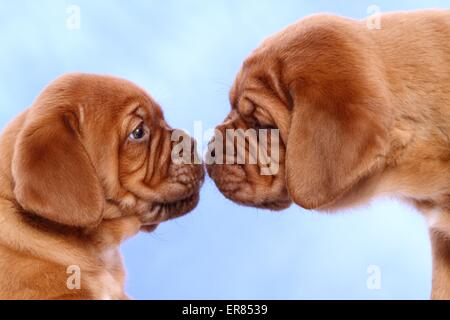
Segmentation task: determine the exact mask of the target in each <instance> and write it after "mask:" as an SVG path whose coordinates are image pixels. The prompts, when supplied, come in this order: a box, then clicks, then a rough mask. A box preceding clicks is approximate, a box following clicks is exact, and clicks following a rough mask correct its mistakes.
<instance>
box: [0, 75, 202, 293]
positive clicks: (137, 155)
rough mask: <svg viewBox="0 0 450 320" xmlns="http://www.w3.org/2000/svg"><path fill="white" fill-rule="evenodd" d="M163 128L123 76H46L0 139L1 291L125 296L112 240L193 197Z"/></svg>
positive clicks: (189, 172)
mask: <svg viewBox="0 0 450 320" xmlns="http://www.w3.org/2000/svg"><path fill="white" fill-rule="evenodd" d="M172 132H173V130H172V129H171V128H170V127H169V125H168V124H167V123H166V122H165V121H164V118H163V113H162V111H161V108H160V107H159V106H158V104H157V103H156V102H155V101H153V100H152V98H151V97H150V96H149V95H148V94H147V93H145V92H144V91H143V90H142V89H140V88H138V87H137V86H135V85H134V84H132V83H130V82H128V81H125V80H120V79H116V78H112V77H104V76H95V75H87V74H69V75H66V76H63V77H61V78H60V79H58V80H56V81H55V82H53V83H52V84H50V85H49V86H48V87H47V88H46V89H45V91H44V92H43V93H42V94H41V95H40V96H39V97H38V98H37V100H36V102H35V103H34V104H33V106H32V107H31V108H29V109H28V110H27V111H25V112H24V113H22V115H20V116H19V117H18V118H17V119H16V120H14V121H13V122H12V123H11V124H10V125H9V126H8V127H7V129H6V130H5V131H4V133H3V134H2V136H1V137H0V149H1V154H0V270H1V271H2V272H1V273H0V288H1V290H0V298H1V299H126V298H127V296H126V294H125V292H124V268H123V265H122V262H121V256H120V254H119V251H118V248H119V246H120V244H121V243H122V242H123V241H124V240H125V239H127V238H129V237H131V236H133V235H135V234H137V233H138V232H139V231H140V230H144V231H153V230H154V229H156V227H157V226H158V224H160V223H162V222H164V221H166V220H169V219H172V218H176V217H179V216H181V215H184V214H186V213H188V212H189V211H191V210H192V209H194V207H195V206H196V205H197V203H198V201H199V190H200V187H201V184H202V181H203V177H204V173H203V168H202V166H200V165H192V164H188V163H186V164H183V163H174V162H173V161H172V159H173V158H172V147H173V146H174V143H177V141H172V140H173V139H172V137H171V136H172ZM189 139H190V138H189ZM189 144H190V145H193V141H192V140H189ZM189 149H191V148H189ZM191 151H192V150H184V151H183V152H187V154H189V152H191Z"/></svg>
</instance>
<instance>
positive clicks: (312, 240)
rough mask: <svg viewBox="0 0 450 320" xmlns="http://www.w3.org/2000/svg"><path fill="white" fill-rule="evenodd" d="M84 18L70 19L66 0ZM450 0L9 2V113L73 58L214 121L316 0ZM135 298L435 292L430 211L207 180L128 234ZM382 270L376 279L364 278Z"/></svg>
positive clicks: (1, 73) (169, 111) (346, 11)
mask: <svg viewBox="0 0 450 320" xmlns="http://www.w3.org/2000/svg"><path fill="white" fill-rule="evenodd" d="M71 4H74V5H78V6H79V7H80V8H81V29H79V30H70V29H68V28H67V27H66V20H67V19H68V17H69V14H68V13H67V11H66V10H67V8H68V6H69V5H71ZM372 4H376V5H378V6H379V7H380V9H381V10H382V11H383V12H387V11H394V10H406V9H418V8H426V7H441V8H443V7H450V3H449V1H395V2H394V1H384V0H383V1H377V2H375V3H373V2H371V1H322V0H316V1H300V0H293V1H290V0H281V1H275V0H273V1H269V0H186V1H184V0H177V1H162V0H161V1H114V0H97V1H92V0H91V1H87V0H86V1H75V0H74V1H42V0H41V1H35V0H30V1H14V2H13V1H11V2H9V1H5V0H1V2H0V35H1V44H0V127H3V126H4V125H5V124H6V123H7V122H8V121H10V120H11V119H13V118H14V117H15V116H16V115H17V114H18V113H19V112H20V111H21V110H23V109H24V108H26V107H27V106H29V105H30V104H31V103H32V102H33V100H34V98H35V97H36V96H37V95H38V94H39V92H40V91H41V90H42V89H43V87H44V86H45V85H46V84H47V83H48V82H50V81H51V80H53V79H54V78H56V77H57V76H59V75H61V74H63V73H65V72H70V71H83V72H91V73H101V74H112V75H116V76H120V77H124V78H127V79H130V80H132V81H134V82H136V83H138V84H139V85H140V86H142V87H144V88H145V89H147V90H148V91H149V92H150V93H151V94H152V95H153V96H154V97H155V98H156V99H157V100H158V101H159V102H160V103H161V104H162V105H163V106H164V109H165V114H166V117H167V119H168V121H169V122H170V123H171V125H172V126H174V127H181V128H185V129H187V130H190V131H192V130H193V123H194V121H199V120H201V121H202V122H203V126H204V127H205V129H207V128H212V127H214V125H216V124H217V123H219V122H220V121H221V120H223V119H224V117H225V115H226V114H227V112H228V109H229V106H228V90H229V88H230V86H231V84H232V82H233V78H234V76H235V74H236V72H237V71H238V69H239V67H240V64H241V62H242V61H243V59H244V58H245V57H246V56H247V55H248V54H249V53H250V52H251V50H252V49H253V48H255V47H256V46H257V45H258V44H259V43H260V42H261V41H262V40H263V39H264V38H265V37H266V36H268V35H270V34H272V33H274V32H276V31H278V30H279V29H281V28H283V27H285V26H286V25H288V24H290V23H292V22H295V21H296V20H298V19H300V18H302V17H304V16H306V15H310V14H313V13H319V12H331V13H337V14H340V15H345V16H349V17H353V18H364V17H366V16H367V15H368V13H367V8H368V7H369V6H370V5H372ZM123 252H124V255H125V263H126V266H127V269H128V274H129V275H128V285H127V286H128V292H129V293H130V294H131V295H132V296H133V297H134V298H138V299H427V298H428V297H429V294H430V290H431V252H430V245H429V241H428V234H427V229H426V225H425V222H424V220H423V218H422V217H421V216H420V215H419V214H417V213H416V212H415V211H414V210H413V209H412V208H409V207H407V206H405V205H401V204H399V203H397V202H395V201H393V200H387V199H385V200H379V201H376V202H374V203H373V204H371V205H369V206H367V207H364V208H360V209H357V210H352V211H350V212H346V213H342V214H337V215H330V216H326V215H320V214H317V213H312V212H306V211H303V210H301V209H300V208H297V207H292V208H291V209H290V210H287V211H285V212H283V213H282V214H280V213H278V214H273V213H268V212H264V211H261V210H256V209H251V208H243V207H239V206H237V205H234V204H233V203H231V202H229V201H227V200H225V199H224V198H223V196H222V195H221V194H220V193H219V192H218V191H217V190H216V189H215V187H214V185H213V183H212V182H211V181H209V180H208V181H207V182H206V184H205V187H204V190H203V193H202V202H201V204H200V206H199V207H198V209H197V210H196V211H195V212H194V213H192V214H191V215H189V216H187V217H185V218H182V219H179V220H177V221H173V222H169V223H167V224H165V225H163V226H162V227H160V229H158V231H157V232H156V233H154V234H151V235H148V234H142V235H140V236H139V237H137V238H135V239H133V240H130V241H129V242H127V243H126V245H125V246H124V248H123ZM371 265H376V266H378V267H379V268H380V270H381V276H382V288H381V290H370V289H368V286H367V280H368V278H369V274H368V273H367V270H368V267H369V266H371Z"/></svg>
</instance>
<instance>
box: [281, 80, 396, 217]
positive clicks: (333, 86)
mask: <svg viewBox="0 0 450 320" xmlns="http://www.w3.org/2000/svg"><path fill="white" fill-rule="evenodd" d="M315 85H317V84H315ZM372 89H373V88H372ZM291 91H292V96H293V100H294V107H293V108H294V109H293V111H292V112H293V116H292V123H291V127H290V132H289V137H288V143H287V158H286V179H287V186H288V190H289V193H290V195H291V197H292V199H293V200H294V201H295V202H296V203H297V204H298V205H300V206H302V207H304V208H306V209H319V208H321V207H324V206H327V205H330V204H332V203H333V202H334V201H336V200H338V199H339V198H340V197H342V196H343V195H344V194H345V193H346V192H348V191H349V190H350V189H351V188H352V187H354V186H355V185H356V184H357V183H358V182H359V181H360V180H361V179H362V178H365V177H366V176H367V175H369V174H370V173H371V172H372V170H375V169H376V168H377V167H378V166H379V165H380V163H381V161H382V158H383V156H384V155H386V153H387V149H388V129H387V128H388V120H387V116H388V113H387V107H388V105H387V103H386V101H387V99H385V98H384V97H383V96H382V95H377V94H374V93H373V92H374V91H373V90H371V89H370V88H369V89H367V90H364V89H363V88H361V89H360V90H357V89H356V88H355V84H354V83H353V84H352V83H350V82H346V81H343V82H339V81H338V82H334V83H330V82H328V83H326V88H325V87H323V88H317V87H316V88H312V87H311V86H308V84H307V83H306V82H298V83H296V84H295V85H294V86H293V87H292V88H291Z"/></svg>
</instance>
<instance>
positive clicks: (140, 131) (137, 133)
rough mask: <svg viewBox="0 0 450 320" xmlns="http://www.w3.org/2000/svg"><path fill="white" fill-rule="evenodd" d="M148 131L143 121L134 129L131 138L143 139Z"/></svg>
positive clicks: (134, 139) (135, 139)
mask: <svg viewBox="0 0 450 320" xmlns="http://www.w3.org/2000/svg"><path fill="white" fill-rule="evenodd" d="M146 135H147V133H146V132H145V128H144V124H143V123H142V124H141V125H139V127H137V128H136V129H134V131H133V132H132V133H131V134H130V136H129V138H130V140H133V141H141V140H143V139H144V138H145V137H146Z"/></svg>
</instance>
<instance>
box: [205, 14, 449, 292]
mask: <svg viewBox="0 0 450 320" xmlns="http://www.w3.org/2000/svg"><path fill="white" fill-rule="evenodd" d="M380 21H381V29H379V30H378V29H371V28H368V26H367V23H366V21H355V20H350V19H345V18H340V17H335V16H330V15H318V16H313V17H309V18H306V19H304V20H302V21H300V22H298V23H296V24H294V25H292V26H290V27H288V28H287V29H286V30H284V31H282V32H280V33H279V34H277V35H275V36H273V37H271V38H269V39H268V40H266V41H265V42H264V43H263V44H262V46H261V47H260V48H258V49H257V50H256V51H255V52H254V53H253V54H252V55H251V56H250V57H249V58H248V59H247V60H246V62H245V63H244V65H243V67H242V70H241V71H240V72H239V74H238V76H237V79H236V82H235V84H234V86H233V89H232V91H231V103H232V106H233V107H232V112H231V114H230V115H229V117H228V118H227V121H226V122H225V123H223V124H222V125H220V126H219V127H218V129H219V130H221V131H223V130H226V129H228V128H249V127H250V128H278V129H280V133H281V138H282V146H281V147H282V150H281V151H282V158H281V163H280V168H281V170H280V172H279V173H278V174H277V175H276V176H273V177H266V176H260V175H258V174H256V173H257V172H258V171H257V169H258V166H227V165H225V166H223V165H212V166H209V168H208V170H209V173H210V175H211V176H212V177H213V179H214V180H215V181H216V183H217V185H218V187H219V188H220V189H221V191H222V192H223V193H224V194H225V195H226V196H227V197H229V198H230V199H232V200H234V201H236V202H238V203H241V204H244V205H250V206H257V207H262V208H270V209H284V208H287V207H289V206H290V204H291V202H292V201H293V202H295V203H296V204H298V205H300V206H301V207H303V208H306V209H316V210H321V211H336V210H339V209H343V208H348V207H354V206H356V205H360V204H364V203H366V202H368V201H369V200H371V199H372V198H374V197H376V196H381V195H393V196H396V197H399V198H401V199H404V200H405V201H407V202H409V203H412V204H414V205H416V207H417V208H418V209H419V210H421V211H422V212H423V213H424V214H425V215H426V216H427V218H428V220H429V222H430V232H431V236H432V240H433V248H434V288H433V298H435V299H448V298H450V258H449V257H450V42H449V41H448V39H449V38H450V12H449V11H437V10H427V11H419V12H412V13H393V14H386V15H383V16H382V17H381V20H380ZM284 154H285V156H284ZM284 159H285V160H284Z"/></svg>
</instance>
